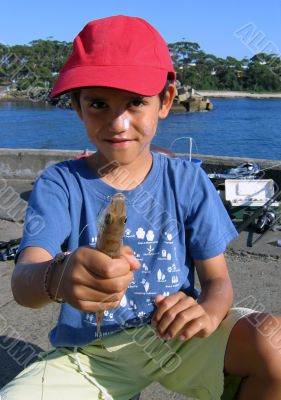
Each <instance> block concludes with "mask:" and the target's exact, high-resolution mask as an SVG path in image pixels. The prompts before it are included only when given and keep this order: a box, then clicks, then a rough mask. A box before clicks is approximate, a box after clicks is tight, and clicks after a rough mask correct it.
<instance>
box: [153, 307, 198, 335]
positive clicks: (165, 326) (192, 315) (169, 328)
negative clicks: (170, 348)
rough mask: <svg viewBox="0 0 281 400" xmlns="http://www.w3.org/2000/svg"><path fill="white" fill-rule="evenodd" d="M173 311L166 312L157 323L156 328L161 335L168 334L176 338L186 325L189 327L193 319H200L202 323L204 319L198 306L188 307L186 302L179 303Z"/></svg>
mask: <svg viewBox="0 0 281 400" xmlns="http://www.w3.org/2000/svg"><path fill="white" fill-rule="evenodd" d="M171 311H173V313H172V312H169V311H168V312H166V313H165V314H164V316H163V318H162V319H161V321H160V322H158V324H157V327H156V329H157V331H158V332H159V334H160V335H161V336H165V335H168V336H169V338H174V337H175V336H177V334H178V333H179V332H180V331H181V330H182V329H183V328H184V327H185V326H187V327H188V326H189V324H191V323H193V321H197V320H198V321H200V323H202V321H203V320H202V319H201V317H202V313H201V310H200V309H199V308H198V307H197V306H191V307H190V308H188V309H187V308H186V307H185V305H184V304H181V303H178V304H176V306H175V307H174V309H172V310H171ZM200 329H201V328H200Z"/></svg>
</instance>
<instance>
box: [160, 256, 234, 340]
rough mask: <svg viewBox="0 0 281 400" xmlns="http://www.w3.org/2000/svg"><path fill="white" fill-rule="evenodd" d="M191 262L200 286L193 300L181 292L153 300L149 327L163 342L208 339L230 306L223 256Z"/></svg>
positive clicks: (229, 287) (230, 288)
mask: <svg viewBox="0 0 281 400" xmlns="http://www.w3.org/2000/svg"><path fill="white" fill-rule="evenodd" d="M195 263H196V268H197V272H198V276H199V280H200V284H201V294H200V296H199V298H198V299H197V301H196V300H194V299H193V298H192V297H189V296H187V295H186V294H185V293H183V292H178V293H175V294H173V295H171V296H168V297H164V296H157V297H156V299H155V301H156V306H157V310H156V312H155V314H154V316H153V320H152V325H153V326H155V328H156V330H157V333H158V334H159V335H160V336H161V337H163V338H165V339H171V338H174V337H179V338H180V339H182V340H185V339H190V338H191V337H192V336H199V337H206V336H209V335H210V334H211V333H213V332H214V331H215V329H216V328H217V327H218V325H219V324H220V323H221V321H222V320H223V318H224V317H225V316H226V314H227V312H228V310H229V308H230V306H231V304H232V300H233V291H232V285H231V281H230V278H229V275H228V270H227V265H226V262H225V258H224V255H223V254H220V255H218V256H216V257H213V258H210V259H208V260H196V261H195Z"/></svg>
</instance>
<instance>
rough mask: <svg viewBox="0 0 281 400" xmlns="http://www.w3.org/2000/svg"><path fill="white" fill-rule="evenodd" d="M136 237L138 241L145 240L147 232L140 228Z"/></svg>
mask: <svg viewBox="0 0 281 400" xmlns="http://www.w3.org/2000/svg"><path fill="white" fill-rule="evenodd" d="M136 237H137V238H138V239H144V237H145V230H144V229H143V228H138V229H137V231H136Z"/></svg>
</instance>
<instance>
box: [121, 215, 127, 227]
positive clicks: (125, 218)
mask: <svg viewBox="0 0 281 400" xmlns="http://www.w3.org/2000/svg"><path fill="white" fill-rule="evenodd" d="M126 222H127V217H126V216H125V217H121V218H120V223H121V224H123V225H125V224H126Z"/></svg>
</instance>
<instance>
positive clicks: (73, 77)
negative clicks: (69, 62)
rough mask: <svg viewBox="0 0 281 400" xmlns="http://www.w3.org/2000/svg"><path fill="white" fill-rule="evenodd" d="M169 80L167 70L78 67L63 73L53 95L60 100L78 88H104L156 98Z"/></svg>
mask: <svg viewBox="0 0 281 400" xmlns="http://www.w3.org/2000/svg"><path fill="white" fill-rule="evenodd" d="M171 72H172V73H173V71H171ZM167 77H168V71H167V70H166V69H160V68H153V67H137V66H132V67H128V66H126V67H122V66H118V65H117V66H110V67H106V66H100V67H99V66H95V67H92V66H84V67H75V68H71V69H68V70H66V71H63V70H62V71H61V73H60V76H59V78H58V80H57V81H56V83H55V85H54V87H53V90H52V92H51V94H50V95H51V97H56V96H59V95H61V94H63V93H66V92H69V91H71V90H74V89H78V88H83V87H90V86H101V87H110V88H116V89H121V90H126V91H128V92H133V93H138V94H141V95H144V96H155V95H157V94H159V93H160V92H161V91H162V90H163V88H164V86H165V84H166V80H167Z"/></svg>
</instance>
